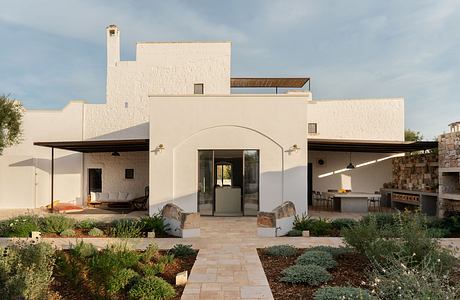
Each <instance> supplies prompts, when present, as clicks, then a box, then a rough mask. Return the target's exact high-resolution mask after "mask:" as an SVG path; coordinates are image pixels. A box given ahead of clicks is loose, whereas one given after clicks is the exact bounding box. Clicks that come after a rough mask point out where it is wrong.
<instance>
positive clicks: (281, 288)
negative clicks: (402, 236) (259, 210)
mask: <svg viewBox="0 0 460 300" xmlns="http://www.w3.org/2000/svg"><path fill="white" fill-rule="evenodd" d="M304 251H305V249H298V250H297V255H294V256H289V257H283V256H270V255H267V254H265V253H264V249H257V252H258V254H259V258H260V261H261V262H262V266H263V268H264V271H265V275H266V276H267V279H268V283H269V284H270V288H271V290H272V293H273V297H274V298H275V299H289V300H293V299H305V300H307V299H313V294H314V293H315V292H316V290H317V289H318V288H320V287H321V286H319V287H313V286H309V285H305V284H292V283H287V282H281V281H280V279H281V277H282V275H281V271H283V270H284V269H286V268H288V267H290V266H293V265H294V264H295V261H296V259H297V258H298V257H299V256H300V255H301V254H302V253H303V252H304ZM337 263H338V265H337V267H336V268H334V269H332V270H330V273H331V275H332V279H331V280H330V281H329V282H327V283H326V284H324V285H323V286H350V285H351V286H355V287H362V288H367V286H366V285H362V282H366V281H367V279H366V270H367V269H368V268H369V267H370V264H369V261H368V259H367V258H366V257H364V256H362V255H360V254H357V253H346V254H342V255H340V256H338V257H337Z"/></svg>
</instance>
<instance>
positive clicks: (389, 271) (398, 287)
mask: <svg viewBox="0 0 460 300" xmlns="http://www.w3.org/2000/svg"><path fill="white" fill-rule="evenodd" d="M410 260H412V258H399V259H391V260H390V261H388V262H387V263H386V264H385V266H382V265H379V264H375V267H374V271H373V275H372V278H373V279H372V284H371V285H372V287H373V289H374V290H375V293H376V295H377V296H378V297H379V298H381V299H389V300H392V299H438V300H441V299H459V298H460V288H459V286H458V284H457V285H453V284H452V282H450V280H451V278H450V277H449V276H447V275H446V274H444V273H443V271H442V270H441V269H442V268H441V266H439V264H441V262H439V261H438V260H437V259H435V258H432V257H429V256H427V257H425V259H424V260H423V261H422V262H421V263H419V264H418V265H417V268H411V267H409V266H410V265H414V264H413V263H411V262H410Z"/></svg>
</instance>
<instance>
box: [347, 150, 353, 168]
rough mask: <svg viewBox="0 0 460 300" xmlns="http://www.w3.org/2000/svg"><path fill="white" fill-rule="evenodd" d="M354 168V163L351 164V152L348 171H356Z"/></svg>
mask: <svg viewBox="0 0 460 300" xmlns="http://www.w3.org/2000/svg"><path fill="white" fill-rule="evenodd" d="M354 168H355V166H354V165H353V163H352V162H351V152H350V163H349V164H348V166H347V169H348V170H352V169H354Z"/></svg>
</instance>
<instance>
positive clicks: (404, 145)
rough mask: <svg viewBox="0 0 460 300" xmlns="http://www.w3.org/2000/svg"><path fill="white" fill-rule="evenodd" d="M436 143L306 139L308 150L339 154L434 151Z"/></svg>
mask: <svg viewBox="0 0 460 300" xmlns="http://www.w3.org/2000/svg"><path fill="white" fill-rule="evenodd" d="M437 147H438V142H436V141H419V142H397V141H360V140H329V139H308V150H312V151H313V150H314V151H341V152H374V153H404V152H414V151H423V150H430V149H435V148H437Z"/></svg>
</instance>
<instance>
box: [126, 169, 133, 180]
mask: <svg viewBox="0 0 460 300" xmlns="http://www.w3.org/2000/svg"><path fill="white" fill-rule="evenodd" d="M125 179H134V169H125Z"/></svg>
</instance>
